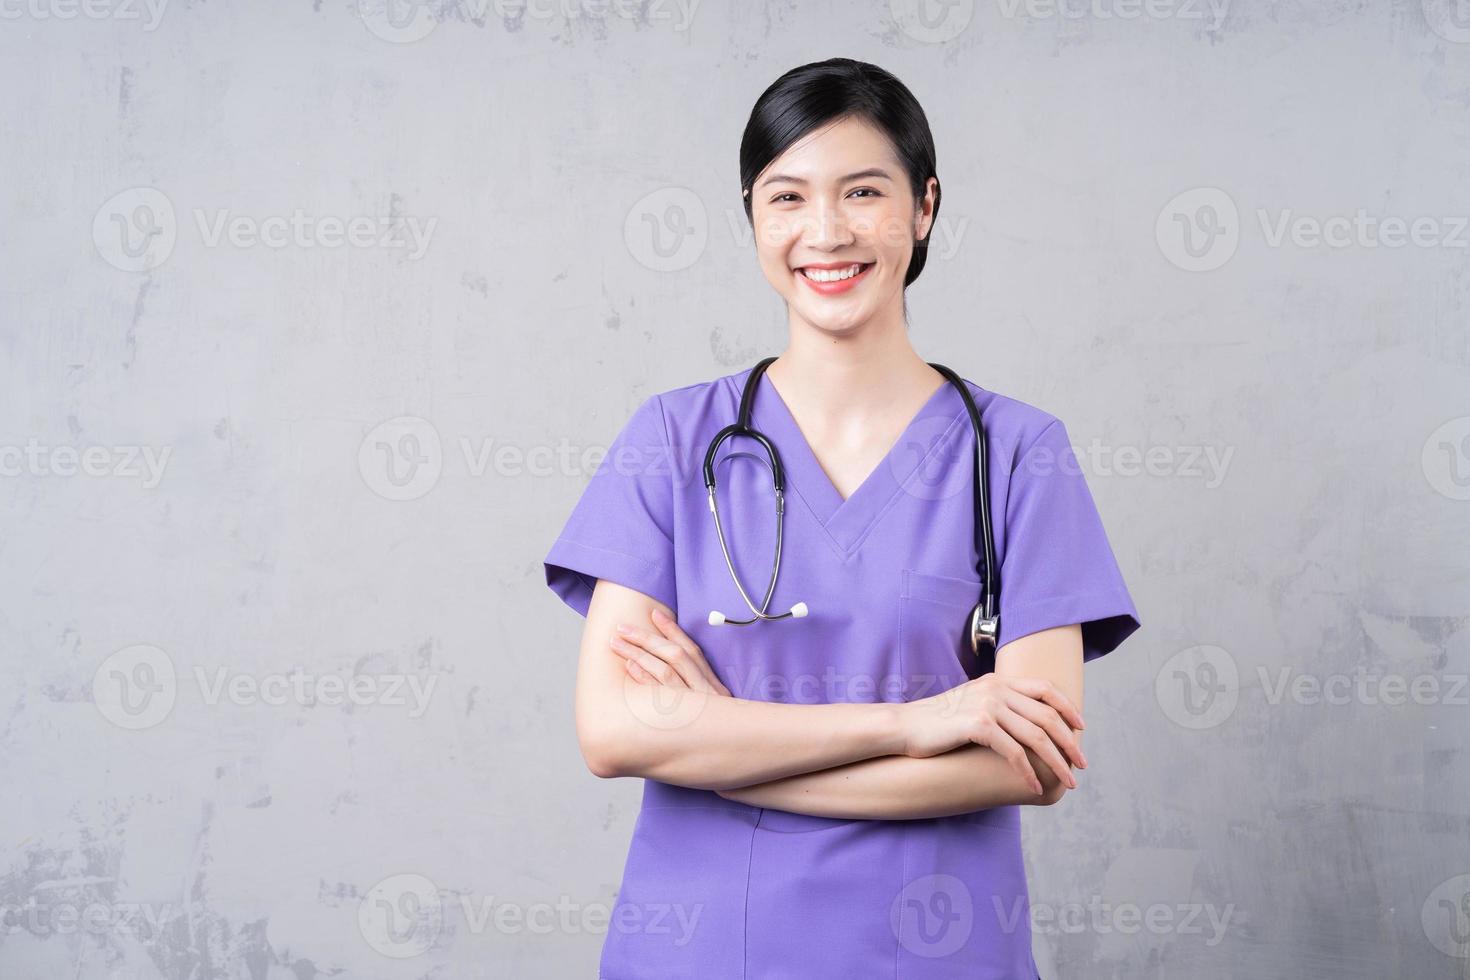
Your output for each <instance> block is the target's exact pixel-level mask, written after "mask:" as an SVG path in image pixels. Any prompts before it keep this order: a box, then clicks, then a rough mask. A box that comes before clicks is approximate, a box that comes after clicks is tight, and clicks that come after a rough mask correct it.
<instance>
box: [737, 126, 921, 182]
mask: <svg viewBox="0 0 1470 980" xmlns="http://www.w3.org/2000/svg"><path fill="white" fill-rule="evenodd" d="M864 167H883V168H884V169H886V170H888V171H889V172H890V173H893V174H894V175H895V176H897V173H898V170H899V160H898V156H897V155H896V154H895V153H894V152H893V145H892V144H891V143H890V142H889V141H888V137H887V136H885V135H884V134H883V132H882V130H880V129H878V128H877V127H876V126H874V125H873V124H872V123H870V122H868V121H867V120H865V119H859V118H855V117H851V116H848V117H845V118H843V119H840V120H837V121H835V122H831V123H827V124H825V125H822V126H818V127H817V128H816V129H814V130H812V131H811V132H810V133H807V134H806V135H805V136H803V137H802V138H801V139H799V140H797V141H796V142H795V143H793V144H791V145H790V146H788V147H787V148H786V150H785V151H784V152H782V153H781V155H780V156H778V157H776V159H774V160H772V161H771V163H770V165H769V166H768V167H767V168H766V173H767V174H777V173H779V174H785V175H788V176H791V177H799V178H801V179H803V180H821V179H824V178H830V177H835V176H839V175H841V174H845V173H850V172H852V171H854V170H860V169H862V168H864Z"/></svg>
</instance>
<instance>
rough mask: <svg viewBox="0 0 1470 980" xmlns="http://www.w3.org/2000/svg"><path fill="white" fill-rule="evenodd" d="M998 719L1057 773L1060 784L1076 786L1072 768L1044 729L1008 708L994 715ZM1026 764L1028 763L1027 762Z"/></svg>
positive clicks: (1072, 787) (1017, 739) (1071, 787)
mask: <svg viewBox="0 0 1470 980" xmlns="http://www.w3.org/2000/svg"><path fill="white" fill-rule="evenodd" d="M996 721H998V722H999V723H1000V725H1001V727H1003V728H1004V729H1005V730H1006V731H1007V732H1009V733H1010V734H1011V735H1012V736H1013V737H1014V738H1015V739H1016V741H1018V742H1020V743H1022V744H1023V745H1025V746H1027V747H1029V748H1030V749H1031V751H1032V752H1035V753H1036V756H1037V758H1039V759H1040V760H1041V761H1042V762H1044V763H1046V765H1048V766H1049V767H1051V769H1052V771H1053V772H1055V773H1056V774H1057V778H1058V779H1060V780H1061V782H1062V785H1063V786H1065V787H1067V788H1068V789H1076V788H1077V777H1076V776H1074V775H1072V770H1071V769H1070V768H1068V766H1067V760H1066V759H1064V758H1062V753H1061V752H1059V751H1057V747H1056V745H1055V744H1054V743H1053V742H1052V740H1051V738H1050V737H1048V736H1047V734H1046V731H1045V730H1044V729H1042V728H1041V726H1040V725H1036V724H1034V723H1032V722H1030V721H1027V720H1026V719H1025V718H1024V717H1022V716H1021V715H1020V714H1018V713H1016V712H1015V711H1013V710H1010V709H1009V708H1008V709H1006V710H1005V711H1002V712H1001V713H1000V714H999V715H997V716H996ZM1027 764H1028V765H1029V764H1030V763H1027Z"/></svg>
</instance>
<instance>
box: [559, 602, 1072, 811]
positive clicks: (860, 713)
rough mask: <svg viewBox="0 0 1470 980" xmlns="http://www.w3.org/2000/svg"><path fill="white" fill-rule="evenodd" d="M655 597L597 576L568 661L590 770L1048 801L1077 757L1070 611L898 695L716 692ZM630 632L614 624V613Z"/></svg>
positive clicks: (867, 803)
mask: <svg viewBox="0 0 1470 980" xmlns="http://www.w3.org/2000/svg"><path fill="white" fill-rule="evenodd" d="M669 612H670V611H669V610H668V608H667V607H666V606H664V605H663V604H662V603H659V602H657V601H656V600H654V599H652V598H650V597H649V596H647V595H644V594H643V593H641V592H638V591H635V590H633V589H629V588H626V587H624V586H621V585H618V584H616V583H614V582H610V581H607V580H599V581H598V583H597V586H596V588H595V589H594V590H593V593H592V602H591V605H590V607H589V608H588V610H587V621H586V625H585V627H584V630H583V634H582V644H581V651H580V654H579V659H578V667H577V688H576V723H577V739H578V743H579V745H580V747H581V750H582V755H583V758H584V759H585V760H586V762H587V766H588V768H589V769H590V770H591V771H592V772H593V773H594V774H596V775H597V776H600V777H604V778H607V777H614V776H641V777H645V778H648V779H655V780H659V781H661V782H667V783H673V784H676V785H680V786H688V787H692V788H695V789H708V790H714V791H716V792H718V793H719V794H720V795H721V796H725V797H727V798H729V799H732V800H737V801H739V802H743V803H748V804H750V805H752V806H759V807H767V808H773V809H779V810H788V811H791V812H793V813H804V814H809V815H812V816H821V817H834V818H839V819H916V818H923V817H940V816H951V815H954V814H959V813H971V812H974V811H976V810H983V809H988V808H990V807H996V806H1007V805H1013V804H1032V805H1043V806H1045V805H1050V804H1053V803H1055V802H1057V801H1058V800H1060V799H1061V798H1062V796H1063V795H1064V794H1065V793H1066V791H1067V789H1069V788H1072V787H1075V786H1076V781H1075V777H1074V776H1073V774H1072V772H1071V768H1072V767H1080V768H1085V765H1086V759H1085V757H1083V756H1082V752H1081V742H1080V733H1079V732H1078V731H1077V729H1080V728H1081V726H1082V717H1081V713H1080V712H1081V705H1082V635H1081V627H1080V626H1078V625H1077V624H1072V625H1069V626H1061V627H1057V628H1055V629H1049V630H1042V631H1040V632H1037V633H1032V634H1029V635H1027V636H1023V637H1020V638H1018V639H1016V640H1013V641H1011V642H1010V643H1007V644H1006V645H1005V646H1003V647H1002V648H1001V649H1000V650H999V651H997V654H996V666H995V671H994V673H993V674H988V675H986V676H985V677H983V678H979V679H977V680H974V681H969V682H967V683H965V684H961V685H958V686H957V687H955V688H953V689H951V690H950V691H947V692H944V693H942V694H939V695H935V696H934V697H931V698H925V699H923V700H920V701H913V702H906V703H885V702H879V703H869V704H782V703H776V702H765V701H752V700H746V699H742V698H736V697H732V696H730V693H729V691H728V690H726V689H725V688H724V686H723V684H721V683H720V681H719V679H718V678H717V677H716V676H715V675H714V673H713V671H712V670H710V668H709V665H708V663H707V662H705V660H704V657H703V654H702V651H700V650H699V648H698V646H697V645H696V644H694V642H693V640H691V639H690V638H689V637H688V636H687V635H686V634H684V632H683V631H682V630H680V629H679V627H678V625H677V623H675V622H674V621H673V619H672V617H670V616H669ZM620 623H621V624H627V625H629V626H631V627H632V628H633V632H632V633H631V634H629V635H627V636H626V637H621V638H620V637H618V635H617V633H616V629H617V626H618V624H620Z"/></svg>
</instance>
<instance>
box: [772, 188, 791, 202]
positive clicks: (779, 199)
mask: <svg viewBox="0 0 1470 980" xmlns="http://www.w3.org/2000/svg"><path fill="white" fill-rule="evenodd" d="M788 197H789V198H795V197H796V193H795V192H794V191H787V192H786V193H785V194H777V195H776V196H775V197H773V198H771V203H772V204H786V203H787V201H786V200H785V199H786V198H788Z"/></svg>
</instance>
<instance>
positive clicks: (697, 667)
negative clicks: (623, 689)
mask: <svg viewBox="0 0 1470 980" xmlns="http://www.w3.org/2000/svg"><path fill="white" fill-rule="evenodd" d="M651 620H652V623H653V627H654V628H653V629H649V628H647V627H640V626H632V625H629V624H626V623H619V624H618V626H617V629H618V632H615V633H614V634H613V636H612V639H611V640H610V644H611V646H612V651H613V653H616V654H617V655H618V656H620V657H622V658H623V662H624V665H625V667H626V668H627V671H628V675H629V676H630V677H632V678H633V679H634V680H635V681H637V682H638V683H640V684H661V685H663V686H665V687H687V688H689V689H690V690H694V691H704V692H706V693H709V694H719V695H723V696H724V697H729V696H730V691H729V689H728V688H726V687H725V685H724V684H721V683H720V679H719V678H718V677H716V676H715V672H714V671H713V670H711V669H710V665H709V662H708V661H706V660H705V659H704V652H703V651H702V650H700V649H699V645H698V644H697V643H695V642H694V641H693V640H692V639H690V638H689V634H688V633H685V632H684V631H683V630H682V629H680V628H679V624H678V623H677V622H675V621H674V619H673V617H671V616H669V615H667V614H666V613H665V612H664V611H663V610H662V609H658V608H655V609H654V610H653V613H652V616H651ZM619 633H621V635H619Z"/></svg>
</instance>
